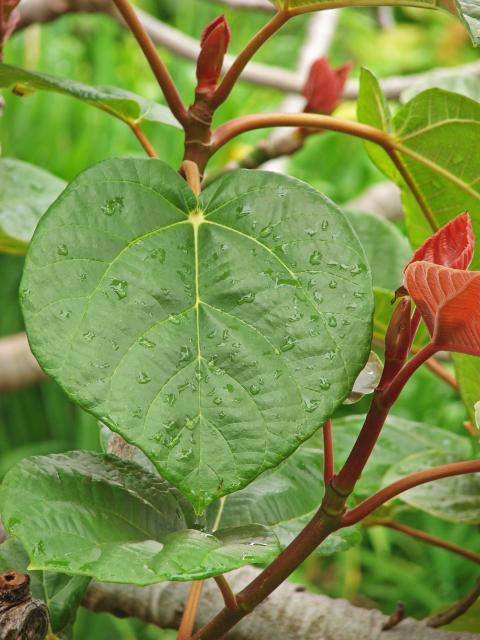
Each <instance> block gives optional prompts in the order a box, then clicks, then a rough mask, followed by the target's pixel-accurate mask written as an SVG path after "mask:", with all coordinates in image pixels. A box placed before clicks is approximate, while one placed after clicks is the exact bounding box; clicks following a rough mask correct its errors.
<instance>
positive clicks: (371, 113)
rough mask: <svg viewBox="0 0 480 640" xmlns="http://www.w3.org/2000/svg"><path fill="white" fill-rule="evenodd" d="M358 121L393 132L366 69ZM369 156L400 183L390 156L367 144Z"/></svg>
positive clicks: (386, 108)
mask: <svg viewBox="0 0 480 640" xmlns="http://www.w3.org/2000/svg"><path fill="white" fill-rule="evenodd" d="M357 116H358V120H359V121H360V122H362V123H363V124H368V125H369V126H370V127H375V128H376V129H380V130H381V131H385V132H386V133H391V132H392V126H393V125H392V115H391V113H390V107H389V106H388V103H387V100H386V98H385V95H384V93H383V91H382V88H381V87H380V83H379V81H378V78H377V76H376V75H375V74H374V73H373V71H371V70H370V69H368V68H366V67H362V69H361V71H360V91H359V95H358V100H357ZM365 147H366V149H367V151H368V155H369V156H370V157H371V158H372V160H373V162H375V164H376V165H377V166H378V168H379V169H380V170H381V171H383V172H384V173H385V175H386V176H387V177H388V178H390V179H391V180H393V181H394V182H398V179H399V177H398V171H397V169H396V168H395V166H394V165H393V164H392V161H391V160H390V158H389V156H388V154H387V152H386V151H384V150H383V149H382V148H381V147H379V146H378V145H376V144H373V142H366V143H365ZM404 266H405V265H404Z"/></svg>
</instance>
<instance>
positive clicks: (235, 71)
mask: <svg viewBox="0 0 480 640" xmlns="http://www.w3.org/2000/svg"><path fill="white" fill-rule="evenodd" d="M288 18H289V15H288V13H286V12H284V11H281V12H279V13H277V14H275V15H274V17H273V18H272V19H271V20H270V21H269V22H267V24H266V25H265V26H264V27H263V28H262V29H260V31H258V32H257V33H256V34H255V35H254V36H253V38H252V39H251V40H250V42H248V43H247V45H246V47H245V48H244V49H243V51H241V52H240V53H239V54H238V56H237V57H236V58H235V61H234V63H233V64H232V65H231V67H230V68H229V69H228V71H227V73H226V74H225V77H224V78H223V80H222V82H221V83H220V85H219V87H218V89H217V90H216V91H215V94H214V96H213V99H212V108H213V109H216V108H217V107H219V106H220V105H221V104H222V103H223V102H225V100H226V99H227V98H228V96H229V95H230V92H231V90H232V89H233V87H234V86H235V83H236V81H237V80H238V78H239V77H240V74H241V73H242V71H243V70H244V68H245V67H246V66H247V64H248V62H249V61H250V60H251V58H252V57H253V56H254V55H255V53H256V52H257V51H258V49H259V48H260V47H261V46H262V44H264V43H265V42H266V41H267V40H268V39H269V38H270V37H271V36H272V35H273V34H274V33H276V32H277V31H278V30H279V29H281V27H282V26H283V25H284V24H285V23H286V22H287V20H288Z"/></svg>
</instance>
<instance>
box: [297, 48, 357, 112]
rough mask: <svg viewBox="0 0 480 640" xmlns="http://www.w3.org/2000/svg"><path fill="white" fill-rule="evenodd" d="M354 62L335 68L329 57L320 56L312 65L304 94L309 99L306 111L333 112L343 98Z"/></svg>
mask: <svg viewBox="0 0 480 640" xmlns="http://www.w3.org/2000/svg"><path fill="white" fill-rule="evenodd" d="M351 69H352V64H351V63H350V62H347V64H344V65H342V66H341V67H338V69H334V68H333V67H332V66H331V65H330V63H329V61H328V60H327V58H318V59H317V60H315V62H314V63H313V64H312V66H311V67H310V71H309V73H308V78H307V81H306V83H305V86H304V88H303V91H302V94H303V95H304V96H305V98H306V99H307V104H306V105H305V109H304V111H305V112H306V113H323V114H325V115H328V114H330V113H332V112H333V111H334V110H335V109H336V107H337V106H338V104H339V103H340V101H341V99H342V94H343V88H344V86H345V82H346V81H347V78H348V75H349V73H350V71H351Z"/></svg>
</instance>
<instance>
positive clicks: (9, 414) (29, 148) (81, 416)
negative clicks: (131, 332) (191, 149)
mask: <svg viewBox="0 0 480 640" xmlns="http://www.w3.org/2000/svg"><path fill="white" fill-rule="evenodd" d="M140 6H141V7H142V8H143V9H145V10H146V11H148V12H150V13H151V14H152V15H155V16H156V17H158V18H160V19H161V20H163V21H165V22H167V23H169V24H170V25H172V26H174V27H176V28H178V29H180V30H182V31H183V32H185V33H187V34H189V35H192V36H194V37H199V36H200V33H201V30H202V26H203V25H205V24H206V23H207V22H208V21H209V20H211V19H212V18H214V17H215V16H216V15H217V14H218V12H219V7H218V6H214V5H213V3H209V2H208V1H206V0H158V1H154V0H144V1H143V2H142V3H141V5H140ZM225 13H226V15H227V17H228V20H229V22H230V25H231V28H232V34H233V36H232V44H231V50H232V52H237V51H238V50H239V49H240V48H241V46H242V45H243V44H244V43H245V42H246V41H247V40H248V38H249V37H250V36H251V35H252V34H253V33H254V32H255V31H256V29H257V28H258V27H260V26H261V25H262V24H263V23H264V21H265V14H261V13H254V12H248V11H231V10H227V9H226V10H225ZM308 19H309V17H307V16H304V17H303V18H301V19H297V20H295V21H292V22H291V23H289V24H288V25H287V26H286V28H284V29H283V30H282V31H281V32H280V33H279V34H278V35H277V36H276V37H275V38H274V39H273V40H272V41H270V42H269V43H267V45H266V46H265V47H264V48H263V49H262V51H261V52H260V53H259V54H258V55H257V57H256V60H257V61H260V62H264V63H271V64H275V65H276V66H280V65H283V66H284V67H285V68H292V67H294V65H295V60H296V56H297V53H298V51H299V49H300V47H301V45H302V42H303V40H304V37H305V26H306V23H307V21H308ZM162 55H163V56H164V59H165V61H166V63H167V64H168V66H169V68H170V70H171V72H172V74H173V77H174V78H175V80H176V82H177V84H178V86H179V88H180V92H181V94H182V96H183V98H184V99H185V101H187V102H189V101H190V100H191V97H192V91H193V86H194V67H193V64H191V63H189V62H186V61H184V60H182V59H181V58H179V57H178V56H174V55H172V54H170V53H169V52H167V51H162ZM330 57H331V60H332V62H333V63H335V64H341V63H343V62H345V61H347V60H352V61H353V62H354V64H355V71H354V74H356V73H358V70H359V67H360V66H361V65H367V66H369V67H371V68H372V69H373V70H374V71H376V72H377V73H378V74H379V75H380V76H381V77H385V76H388V75H392V74H401V73H413V72H420V71H425V70H429V69H432V68H434V67H436V66H449V65H457V64H461V63H465V62H469V61H472V60H474V59H476V58H478V52H476V51H475V50H474V49H473V48H472V46H471V44H470V41H469V38H468V35H467V33H466V31H465V30H464V28H463V26H462V25H461V24H460V22H458V21H456V20H455V19H454V18H452V17H450V16H448V15H446V14H443V13H440V12H430V11H422V10H413V9H412V10H395V11H394V13H393V22H392V25H391V26H390V27H387V28H380V26H379V20H378V13H377V12H376V11H375V10H369V9H346V10H343V11H342V13H341V18H340V22H339V25H338V28H337V31H336V35H335V38H334V41H333V44H332V47H331V51H330ZM5 61H6V62H9V63H12V64H17V65H21V66H25V67H28V68H32V69H38V70H42V71H45V72H48V73H52V74H56V75H60V76H64V77H70V78H74V79H77V80H80V81H83V82H86V83H90V84H110V85H117V86H120V87H124V88H127V89H130V90H132V91H134V92H136V93H138V94H140V95H144V96H146V97H148V98H152V99H156V100H159V101H161V96H160V93H159V90H158V87H157V85H156V83H155V81H154V80H153V78H152V75H151V73H150V71H149V69H148V66H147V65H146V63H145V61H144V59H143V58H142V55H141V53H140V51H139V50H138V48H137V46H136V44H135V42H134V41H133V39H132V38H131V37H130V36H129V35H128V34H127V33H126V32H125V31H124V30H123V29H122V28H121V27H120V26H119V25H118V24H117V23H115V22H114V21H113V20H112V19H111V18H109V17H107V16H102V15H70V16H65V17H63V18H62V19H61V20H58V21H57V22H55V23H52V24H48V25H45V26H42V27H38V26H32V27H30V28H28V29H27V30H26V31H24V32H23V33H20V34H18V35H16V36H14V37H13V39H12V40H11V41H10V43H9V45H8V47H7V50H6V58H5ZM283 97H284V96H283V95H282V94H281V93H279V92H276V91H273V90H270V89H262V88H258V87H252V86H251V85H247V84H244V83H240V84H239V85H238V86H237V87H236V89H235V90H234V92H233V95H232V97H231V99H230V100H229V101H228V103H227V104H226V105H224V106H223V107H222V109H221V110H220V111H219V113H218V114H217V119H218V121H221V120H224V119H227V118H229V117H232V116H236V115H239V114H242V113H249V112H252V111H258V110H262V111H269V110H272V109H276V110H278V108H279V105H280V104H281V101H282V98H283ZM5 98H6V108H5V111H4V114H3V117H2V118H0V128H1V138H0V141H1V148H2V155H4V156H10V157H15V158H18V159H21V160H25V161H28V162H31V163H34V164H38V165H40V166H42V167H44V168H45V169H48V170H50V171H51V172H52V173H54V174H56V175H57V176H60V177H62V178H64V179H65V180H70V179H72V178H73V177H74V176H75V175H76V174H78V173H79V172H81V171H83V170H84V169H86V168H87V167H88V166H90V165H92V164H93V163H95V162H98V161H100V160H102V159H104V158H108V157H112V156H122V155H142V150H141V148H140V147H139V146H138V143H137V141H136V139H135V138H134V137H133V136H132V134H131V132H130V130H129V129H128V128H127V127H126V126H125V125H123V124H122V123H120V122H118V121H116V120H114V119H112V118H110V117H109V116H108V115H106V114H105V113H103V112H101V111H98V110H95V109H92V108H91V107H89V106H87V105H84V104H82V103H80V102H78V101H75V100H72V99H70V98H67V97H63V96H58V95H53V94H45V93H44V94H40V93H39V94H36V95H35V96H32V97H28V98H18V97H15V96H12V95H11V94H5ZM341 109H342V111H343V112H344V113H345V114H347V115H351V114H352V113H353V112H354V105H353V103H352V104H349V103H347V104H344V105H342V107H341ZM146 130H147V133H148V134H149V136H150V137H151V140H152V141H153V143H154V145H155V147H156V148H157V150H158V152H159V155H160V157H161V158H163V159H164V160H166V161H167V162H169V163H170V164H171V165H172V166H174V167H176V166H177V165H178V164H179V162H180V159H181V155H182V137H181V134H180V132H178V131H175V130H173V129H168V128H164V127H157V128H156V127H155V126H154V125H148V126H147V127H146ZM264 135H265V134H264V133H251V134H249V135H246V136H244V137H242V138H241V139H239V140H238V141H235V142H233V143H231V144H229V145H227V147H225V148H224V149H223V150H222V152H221V153H219V154H217V156H216V157H215V159H214V164H223V163H225V162H226V161H228V160H231V159H236V158H238V157H240V156H242V155H243V154H244V153H245V151H246V150H247V149H248V146H249V145H251V144H253V143H254V142H255V141H257V140H259V139H260V138H261V137H262V136H264ZM346 160H348V162H347V161H346ZM289 170H290V173H291V174H292V175H294V176H297V177H299V178H301V179H303V180H306V181H308V182H309V183H311V184H313V185H314V186H315V187H317V188H318V189H320V190H321V191H323V192H324V193H326V194H327V195H329V196H330V197H331V198H333V199H334V200H335V201H337V202H338V203H340V204H341V203H342V202H346V201H348V200H350V199H351V198H353V197H355V196H356V195H358V194H360V193H361V192H362V191H364V190H365V189H366V188H367V187H368V186H369V185H371V184H373V183H374V182H377V181H379V180H382V179H383V177H382V176H381V175H380V174H379V173H378V171H377V170H376V169H375V168H374V167H373V165H372V164H371V162H370V160H369V159H368V157H367V155H366V153H365V151H364V148H363V145H362V143H361V142H360V141H358V140H355V139H352V138H348V137H342V136H340V135H337V134H326V135H323V136H317V137H312V138H311V139H310V140H309V141H308V143H307V145H306V147H305V148H304V149H303V150H302V151H301V152H300V153H298V154H297V155H296V156H295V157H294V158H293V159H291V160H290V166H289ZM0 188H1V187H0ZM22 265H23V259H22V258H17V257H5V256H0V309H1V313H0V334H1V335H8V334H11V333H14V332H17V331H19V330H21V329H22V328H23V327H22V319H21V314H20V311H19V306H18V302H17V296H18V285H19V279H20V275H21V271H22ZM364 408H365V407H362V406H359V405H355V406H354V409H353V411H354V412H356V413H358V412H359V411H360V410H362V409H364ZM394 413H396V414H398V415H402V416H405V417H408V418H411V419H415V420H418V421H425V422H427V423H429V424H432V425H435V426H439V427H444V428H445V429H449V430H451V431H454V432H457V433H462V434H464V435H465V434H466V432H465V430H464V428H463V421H464V420H465V419H466V414H465V411H464V409H463V406H462V404H461V403H460V401H459V399H458V397H457V396H456V395H455V393H454V392H453V391H452V390H450V389H449V388H448V387H447V386H446V385H444V383H442V382H441V381H438V380H437V379H435V378H433V377H432V374H431V373H430V372H429V371H420V372H419V373H418V374H417V375H416V376H415V378H414V379H413V380H412V381H411V382H410V383H409V385H408V387H407V389H406V391H405V393H404V394H403V396H402V398H401V400H400V401H399V402H398V404H397V405H396V406H395V408H394ZM79 448H80V449H95V450H97V449H99V441H98V429H97V426H96V421H95V419H94V418H93V417H92V416H90V415H88V414H86V413H84V412H83V411H82V410H80V409H79V408H78V407H75V406H74V405H73V404H72V403H71V402H69V401H68V400H67V399H66V397H65V396H64V394H63V392H62V391H61V390H60V389H59V388H58V387H57V386H56V385H55V384H54V383H48V384H43V385H41V386H37V387H33V388H30V389H25V390H21V391H18V392H16V393H12V394H9V395H3V396H1V397H0V476H2V475H3V474H4V473H5V471H6V470H7V469H8V468H9V467H10V466H11V465H12V464H13V463H14V462H16V461H17V460H18V459H21V458H23V457H25V456H27V455H33V454H37V453H47V452H56V451H64V450H70V449H79ZM409 523H410V524H413V525H414V526H417V527H418V528H424V529H425V530H428V531H429V532H431V533H433V534H436V535H438V536H440V537H443V538H445V539H448V540H450V541H452V542H456V543H457V544H460V545H464V546H466V547H469V548H471V549H474V550H475V549H476V550H478V551H480V541H479V535H478V533H479V532H478V528H477V530H475V528H474V527H467V526H461V525H451V524H448V523H445V522H441V521H439V520H435V519H434V518H433V517H430V516H428V515H426V514H419V513H416V514H412V515H411V516H410V520H409ZM477 573H478V569H477V568H476V567H475V565H473V564H469V563H468V561H466V560H464V559H461V558H458V557H455V556H453V555H451V554H448V553H447V552H445V551H442V550H439V549H433V548H429V547H427V546H425V545H422V544H421V543H419V542H416V541H414V540H411V539H408V538H406V537H402V536H401V534H398V533H396V532H392V531H388V530H383V529H380V528H374V529H369V530H367V531H365V534H364V537H363V543H362V545H361V546H359V547H356V548H353V549H351V550H350V551H348V552H346V553H344V554H342V555H338V556H335V557H333V558H318V557H312V558H310V559H309V560H308V561H307V562H306V563H305V565H304V566H303V567H302V568H301V569H300V570H299V571H297V572H296V574H295V575H294V576H293V579H294V580H295V581H299V582H302V583H305V585H306V586H307V588H308V589H311V590H313V591H317V592H320V593H325V594H328V595H331V596H335V597H346V598H348V599H349V600H351V601H352V602H354V603H357V604H359V605H362V606H368V607H378V608H380V609H381V610H382V611H384V612H386V613H390V612H392V611H393V610H394V608H395V606H396V603H397V601H399V600H402V601H404V602H405V603H406V606H407V612H408V614H410V615H413V616H417V617H421V616H425V615H427V614H429V613H431V612H432V611H435V610H438V609H440V608H442V607H444V606H445V605H448V604H449V603H451V602H453V601H455V600H457V599H459V598H461V597H462V596H463V595H464V594H465V592H466V591H467V590H468V589H469V588H470V586H471V585H472V584H473V582H474V580H475V576H476V574H477ZM479 617H480V616H479ZM470 630H472V631H478V632H480V621H478V620H477V621H476V622H475V620H474V621H473V622H472V624H471V626H470ZM75 633H76V635H75V637H76V638H81V639H82V640H83V639H85V638H95V639H97V638H98V639H103V638H105V639H107V638H108V639H110V638H118V639H120V640H124V639H125V640H127V639H130V638H136V639H138V640H153V639H159V638H167V637H174V636H171V635H170V633H169V632H167V633H166V634H164V633H163V632H162V631H160V630H159V629H157V628H154V627H148V626H147V625H144V624H142V623H140V622H136V621H130V620H118V619H115V618H114V617H113V616H110V615H96V614H92V613H90V612H87V611H85V610H82V611H81V612H80V615H79V619H78V622H77V625H76V630H75Z"/></svg>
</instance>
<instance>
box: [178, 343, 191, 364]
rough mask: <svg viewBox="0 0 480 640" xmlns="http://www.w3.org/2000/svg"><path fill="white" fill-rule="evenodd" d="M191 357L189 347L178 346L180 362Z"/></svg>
mask: <svg viewBox="0 0 480 640" xmlns="http://www.w3.org/2000/svg"><path fill="white" fill-rule="evenodd" d="M191 358H192V352H191V351H190V349H189V348H188V347H187V346H186V345H183V346H182V347H180V362H185V361H187V360H191Z"/></svg>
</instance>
